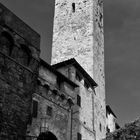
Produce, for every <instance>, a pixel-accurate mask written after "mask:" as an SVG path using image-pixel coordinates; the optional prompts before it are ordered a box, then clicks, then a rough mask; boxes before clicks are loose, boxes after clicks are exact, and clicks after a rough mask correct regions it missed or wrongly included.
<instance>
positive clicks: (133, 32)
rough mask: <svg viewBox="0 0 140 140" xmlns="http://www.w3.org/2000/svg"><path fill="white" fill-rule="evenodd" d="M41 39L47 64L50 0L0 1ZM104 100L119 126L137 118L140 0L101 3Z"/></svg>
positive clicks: (139, 114)
mask: <svg viewBox="0 0 140 140" xmlns="http://www.w3.org/2000/svg"><path fill="white" fill-rule="evenodd" d="M0 2H1V3H3V4H4V5H5V6H6V7H8V8H9V9H10V10H11V11H13V12H14V13H15V14H16V15H17V16H18V17H20V18H21V19H22V20H23V21H25V22H26V23H27V24H28V25H29V26H31V27H32V28H33V29H35V30H36V31H37V32H38V33H39V34H40V35H41V57H42V58H43V59H45V60H46V61H47V62H48V63H50V54H51V44H52V42H51V41H52V28H53V27H52V26H53V14H54V0H0ZM104 25H105V26H104V27H105V28H104V30H105V74H106V98H107V104H109V105H110V106H111V108H112V110H113V111H114V113H115V114H116V116H117V117H118V121H119V123H120V125H123V124H124V123H126V122H130V121H132V120H134V119H136V118H137V117H139V116H140V0H104Z"/></svg>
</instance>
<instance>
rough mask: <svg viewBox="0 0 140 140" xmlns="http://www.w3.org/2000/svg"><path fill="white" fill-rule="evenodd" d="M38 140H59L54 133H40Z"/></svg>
mask: <svg viewBox="0 0 140 140" xmlns="http://www.w3.org/2000/svg"><path fill="white" fill-rule="evenodd" d="M37 140H58V139H57V138H56V136H55V135H54V134H53V133H52V132H50V131H47V132H42V133H40V134H39V136H38V138H37Z"/></svg>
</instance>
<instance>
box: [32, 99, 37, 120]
mask: <svg viewBox="0 0 140 140" xmlns="http://www.w3.org/2000/svg"><path fill="white" fill-rule="evenodd" d="M37 111H38V102H37V101H35V100H33V111H32V115H33V118H37Z"/></svg>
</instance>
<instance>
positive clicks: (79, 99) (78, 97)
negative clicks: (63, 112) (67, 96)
mask: <svg viewBox="0 0 140 140" xmlns="http://www.w3.org/2000/svg"><path fill="white" fill-rule="evenodd" d="M77 105H78V106H81V96H80V95H77Z"/></svg>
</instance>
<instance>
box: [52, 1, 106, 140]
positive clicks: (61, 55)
mask: <svg viewBox="0 0 140 140" xmlns="http://www.w3.org/2000/svg"><path fill="white" fill-rule="evenodd" d="M71 58H75V59H76V61H77V62H78V63H79V64H80V65H81V66H82V67H83V69H84V70H85V71H86V72H87V73H88V74H89V75H90V76H91V78H93V79H94V80H95V81H96V82H97V84H98V86H97V88H96V90H95V92H96V94H94V131H96V139H97V140H100V139H102V138H103V137H105V134H106V103H105V76H104V33H103V0H55V15H54V28H53V44H52V60H51V63H52V64H56V63H59V62H63V61H66V60H68V59H71ZM87 102H88V101H87ZM89 112H91V110H90V111H89ZM100 126H102V131H101V129H100V128H101V127H100Z"/></svg>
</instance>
